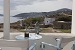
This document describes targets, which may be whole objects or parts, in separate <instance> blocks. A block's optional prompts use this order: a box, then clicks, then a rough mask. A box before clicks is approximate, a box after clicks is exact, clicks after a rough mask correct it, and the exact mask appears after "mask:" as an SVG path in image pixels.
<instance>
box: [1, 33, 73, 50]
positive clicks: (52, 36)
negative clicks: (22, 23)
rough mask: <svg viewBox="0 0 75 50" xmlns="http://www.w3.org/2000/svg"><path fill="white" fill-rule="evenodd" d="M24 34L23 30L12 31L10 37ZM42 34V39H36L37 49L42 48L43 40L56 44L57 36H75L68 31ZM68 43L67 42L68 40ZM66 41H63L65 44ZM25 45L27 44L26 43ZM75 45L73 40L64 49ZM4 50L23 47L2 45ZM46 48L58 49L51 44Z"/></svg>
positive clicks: (16, 49) (49, 49)
mask: <svg viewBox="0 0 75 50" xmlns="http://www.w3.org/2000/svg"><path fill="white" fill-rule="evenodd" d="M20 34H23V32H17V33H16V32H15V33H10V35H11V36H10V39H12V38H13V36H14V35H20ZM40 35H41V36H42V38H41V39H39V40H35V43H36V47H35V50H41V42H46V43H50V44H53V45H56V40H55V38H61V37H74V35H73V34H70V33H68V34H66V33H40ZM2 37H3V32H1V33H0V38H2ZM66 43H67V42H66ZM64 44H65V43H63V45H64ZM24 45H25V44H24ZM72 45H73V42H69V43H68V44H67V45H66V46H64V48H63V50H71V48H72ZM1 48H2V50H21V48H16V47H14V48H12V47H1ZM45 50H56V48H53V47H50V46H45Z"/></svg>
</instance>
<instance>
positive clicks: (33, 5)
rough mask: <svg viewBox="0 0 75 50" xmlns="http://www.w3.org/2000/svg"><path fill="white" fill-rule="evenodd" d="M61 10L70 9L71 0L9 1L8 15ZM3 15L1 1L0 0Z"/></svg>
mask: <svg viewBox="0 0 75 50" xmlns="http://www.w3.org/2000/svg"><path fill="white" fill-rule="evenodd" d="M61 8H69V9H72V0H10V15H11V16H14V15H16V14H19V13H29V12H50V11H55V10H58V9H61ZM0 14H3V0H0Z"/></svg>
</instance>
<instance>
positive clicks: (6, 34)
mask: <svg viewBox="0 0 75 50" xmlns="http://www.w3.org/2000/svg"><path fill="white" fill-rule="evenodd" d="M4 39H10V0H4Z"/></svg>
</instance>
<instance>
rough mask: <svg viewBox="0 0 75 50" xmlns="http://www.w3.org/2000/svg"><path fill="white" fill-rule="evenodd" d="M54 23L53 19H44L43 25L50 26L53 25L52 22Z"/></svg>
mask: <svg viewBox="0 0 75 50" xmlns="http://www.w3.org/2000/svg"><path fill="white" fill-rule="evenodd" d="M54 21H55V18H47V17H46V18H45V19H44V24H45V25H50V24H53V22H54Z"/></svg>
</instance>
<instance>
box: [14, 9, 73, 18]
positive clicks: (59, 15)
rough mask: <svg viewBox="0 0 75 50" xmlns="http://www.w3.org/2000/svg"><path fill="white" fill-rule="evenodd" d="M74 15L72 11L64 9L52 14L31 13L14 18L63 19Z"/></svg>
mask: <svg viewBox="0 0 75 50" xmlns="http://www.w3.org/2000/svg"><path fill="white" fill-rule="evenodd" d="M67 15H72V10H71V9H67V8H63V9H59V10H56V11H51V12H31V13H20V14H17V15H15V16H13V17H19V18H30V17H55V18H56V17H61V16H67Z"/></svg>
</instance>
